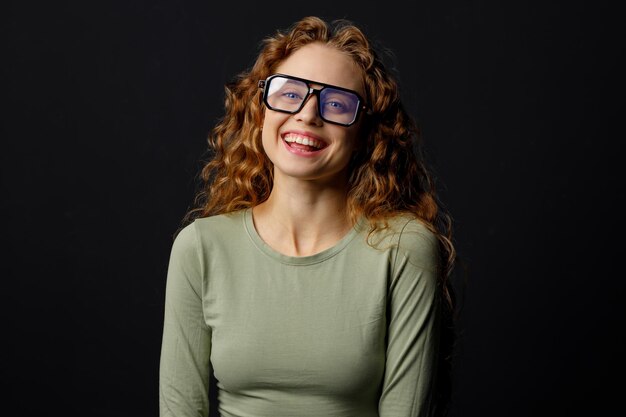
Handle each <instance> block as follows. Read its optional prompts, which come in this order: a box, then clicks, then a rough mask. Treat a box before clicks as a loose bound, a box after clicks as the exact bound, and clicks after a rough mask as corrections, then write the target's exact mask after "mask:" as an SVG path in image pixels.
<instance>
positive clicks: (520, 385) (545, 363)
mask: <svg viewBox="0 0 626 417" xmlns="http://www.w3.org/2000/svg"><path fill="white" fill-rule="evenodd" d="M409 5H411V7H408V6H409ZM310 14H314V15H318V16H320V17H324V18H327V19H333V18H342V17H344V18H348V19H351V20H353V21H354V22H355V23H357V24H359V25H361V26H362V27H363V29H364V30H365V31H366V32H367V33H368V34H369V35H370V36H371V37H373V38H374V39H377V40H378V41H379V42H380V43H382V44H383V45H384V46H386V47H388V48H390V49H391V50H393V51H394V53H395V57H394V58H393V65H394V66H395V68H396V69H397V70H398V72H399V74H400V83H401V88H402V91H401V94H402V97H403V100H404V102H405V104H406V107H407V108H408V109H409V111H410V112H411V114H413V115H414V117H415V118H416V119H417V120H418V122H419V123H420V125H421V127H422V130H423V139H424V141H425V144H426V151H427V157H428V158H429V160H430V162H431V165H432V166H433V170H434V172H435V174H436V176H437V181H438V183H439V186H440V187H441V193H442V197H443V199H444V201H445V202H446V204H447V206H448V207H449V209H450V210H451V211H452V213H453V215H454V218H455V226H456V241H457V247H458V251H459V255H460V256H461V258H462V259H463V260H464V261H465V263H466V264H467V266H468V276H467V288H466V291H465V303H464V308H463V310H462V316H461V324H462V326H461V330H462V339H461V350H460V353H459V356H458V359H457V362H458V365H457V368H456V371H455V382H456V383H455V393H454V405H453V410H452V415H453V416H454V417H471V416H482V417H484V416H535V415H571V414H573V413H579V412H581V413H589V414H591V415H601V414H604V413H608V412H609V411H610V410H612V409H613V408H614V407H618V409H619V406H620V402H619V396H620V395H621V394H622V392H623V389H624V383H623V374H624V370H625V369H624V358H623V356H624V347H625V346H624V338H623V331H624V321H623V317H624V307H623V303H622V300H623V298H624V287H625V285H624V274H623V271H622V262H621V261H622V258H623V255H622V248H623V244H622V243H621V240H620V239H621V228H622V223H623V220H622V217H623V208H622V207H621V200H622V195H623V186H622V183H621V181H620V180H619V175H620V173H621V171H622V170H621V169H620V166H622V165H623V162H622V158H621V154H620V153H619V152H618V151H619V150H620V149H621V143H620V142H622V141H623V139H624V133H623V127H622V126H620V122H622V121H623V120H624V112H623V110H624V109H623V102H624V94H623V90H624V89H623V86H624V82H623V73H622V72H621V71H622V69H621V68H619V67H618V62H619V61H620V60H621V59H623V58H624V46H623V44H624V30H623V26H624V25H623V22H622V20H621V18H620V14H619V13H618V12H617V10H613V9H611V8H610V7H608V6H605V5H603V4H602V3H600V2H583V1H567V2H566V1H562V2H555V1H533V2H530V1H527V2H510V1H467V2H462V1H436V2H435V1H433V2H414V3H412V4H411V3H410V2H393V1H381V2H371V3H368V2H340V1H315V2H310V4H307V3H306V2H305V3H301V2H295V1H292V2H277V1H272V2H266V3H261V2H259V3H245V2H226V4H217V3H215V4H211V3H210V2H209V1H179V2H176V1H165V0H159V1H131V0H128V1H119V2H115V1H107V2H95V1H84V2H74V3H71V2H65V3H59V2H47V3H45V4H38V3H32V2H12V3H10V4H9V5H8V6H5V12H3V17H2V20H3V28H2V30H3V39H4V40H5V41H7V43H6V47H5V49H4V53H3V61H4V63H3V65H2V70H3V75H4V76H3V85H4V87H3V93H2V96H3V102H4V105H5V106H6V107H5V111H4V112H3V122H2V156H1V158H2V160H1V161H2V177H1V180H2V192H1V196H2V200H1V201H2V202H1V209H2V220H3V221H4V223H5V226H4V228H3V229H4V230H3V233H2V235H3V240H4V242H3V247H4V249H3V250H2V256H3V262H2V284H3V288H2V298H3V302H2V306H3V310H4V320H3V321H4V323H5V325H4V331H3V332H2V333H3V352H5V353H4V354H3V359H2V365H1V366H2V375H3V380H4V381H5V382H6V383H7V385H8V388H7V389H5V393H6V394H8V396H7V400H5V405H3V409H13V410H15V411H14V412H12V413H10V415H16V416H17V415H19V416H34V415H47V414H54V415H80V416H107V417H108V416H111V417H113V416H134V417H138V416H146V417H147V416H156V415H157V414H158V360H159V351H160V338H161V326H162V314H163V297H164V284H165V278H166V268H167V262H168V257H169V250H170V247H171V237H172V234H173V232H174V231H175V229H176V228H177V227H178V225H179V221H180V219H181V217H182V216H183V215H184V213H185V211H186V210H187V208H188V206H189V205H190V204H191V199H192V197H193V192H194V186H195V179H194V178H195V175H196V173H197V171H198V169H199V167H200V159H201V157H202V156H203V153H204V150H205V146H206V143H205V139H206V135H207V133H208V131H209V129H210V128H211V127H212V126H213V124H214V123H215V121H216V120H217V118H218V117H220V116H221V112H222V109H223V107H222V106H223V102H222V101H223V85H224V83H225V82H227V81H228V80H230V78H231V77H232V76H234V75H235V74H236V73H238V72H239V71H241V70H243V69H245V68H247V67H249V66H250V65H251V64H252V63H253V60H254V58H255V56H256V53H257V51H258V45H259V42H260V40H261V39H262V38H264V37H265V36H267V35H270V34H272V33H273V32H274V31H275V30H276V29H279V28H285V27H287V26H288V25H290V24H291V23H292V22H294V21H295V20H297V19H299V18H301V17H303V16H306V15H310ZM614 377H616V378H617V379H613V378H614ZM5 407H6V408H5ZM57 413H58V414H57Z"/></svg>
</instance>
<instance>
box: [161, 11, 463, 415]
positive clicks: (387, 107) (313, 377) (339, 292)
mask: <svg viewBox="0 0 626 417" xmlns="http://www.w3.org/2000/svg"><path fill="white" fill-rule="evenodd" d="M210 144H211V149H212V150H213V152H214V158H212V160H211V161H210V162H208V163H207V165H206V166H205V167H204V169H203V171H202V178H203V180H204V188H203V189H202V191H201V192H200V193H199V195H198V198H197V207H195V208H194V209H192V210H191V211H190V212H189V213H188V214H187V216H186V217H185V219H184V222H183V227H182V229H181V230H180V231H179V233H178V234H177V235H176V238H175V240H174V243H173V247H172V252H171V258H170V264H169V270H168V276H167V289H166V300H165V320H164V330H163V343H162V352H161V368H160V410H161V416H163V417H164V416H176V417H184V416H207V415H208V412H209V411H208V410H209V404H208V399H209V394H208V389H209V377H210V372H211V370H212V371H213V372H214V376H215V378H216V380H217V385H218V388H219V393H218V397H219V412H220V415H221V416H223V417H243V416H254V417H260V416H271V417H279V416H289V417H295V416H297V417H302V416H316V417H320V416H324V417H330V416H350V417H370V416H380V417H404V416H406V417H409V416H431V415H436V414H438V413H441V411H442V410H444V408H443V407H442V406H441V405H442V403H443V401H442V399H445V395H444V394H445V392H446V390H444V389H443V388H444V387H445V386H446V384H445V383H443V382H445V381H446V378H442V377H441V376H442V375H443V376H445V375H446V372H445V370H446V369H447V367H446V366H445V364H446V363H447V362H446V360H447V358H448V353H449V346H450V345H449V339H448V338H447V337H445V335H446V334H448V333H449V332H448V331H449V327H448V325H449V322H450V320H449V318H450V312H451V311H452V307H453V306H452V301H451V297H450V296H451V292H450V285H449V282H448V277H449V274H450V272H451V270H452V265H453V262H454V259H455V251H454V248H453V245H452V242H451V227H450V221H449V216H448V215H447V214H446V213H445V212H444V211H443V209H442V207H441V205H440V204H439V203H438V199H437V196H436V192H435V189H434V184H433V181H432V179H431V175H430V173H429V171H428V170H427V167H426V164H425V163H424V161H423V160H422V159H423V158H422V156H421V153H420V151H419V144H418V134H417V129H416V128H415V125H414V123H413V121H412V119H411V118H410V117H409V116H408V115H407V113H406V112H405V110H404V109H403V107H402V105H401V102H400V98H399V94H398V87H397V84H396V82H395V81H394V79H393V78H392V76H391V75H390V73H389V72H388V71H387V70H386V69H385V67H384V65H383V63H382V61H381V60H380V58H379V56H378V55H377V53H376V52H375V51H374V50H373V48H372V46H371V44H370V42H369V41H368V39H367V38H366V37H365V35H364V34H363V32H362V31H361V30H359V29H358V28H357V27H356V26H354V25H353V24H351V23H350V22H346V21H337V22H333V23H332V24H329V23H326V22H324V21H322V20H320V19H318V18H316V17H307V18H304V19H302V20H301V21H299V22H297V23H295V24H294V25H293V26H292V27H291V28H290V29H289V30H287V31H284V32H278V33H277V34H276V35H275V36H273V37H270V38H268V39H266V40H265V42H264V45H263V48H262V50H261V52H260V54H259V56H258V59H257V60H256V63H255V64H254V66H253V67H252V69H250V70H249V71H246V72H244V73H242V74H240V75H239V76H238V77H237V78H236V80H235V82H233V83H232V84H230V85H229V86H227V89H226V114H225V116H224V118H223V119H222V121H221V122H220V123H219V124H218V125H217V126H216V127H215V129H214V131H213V132H212V135H211V138H210Z"/></svg>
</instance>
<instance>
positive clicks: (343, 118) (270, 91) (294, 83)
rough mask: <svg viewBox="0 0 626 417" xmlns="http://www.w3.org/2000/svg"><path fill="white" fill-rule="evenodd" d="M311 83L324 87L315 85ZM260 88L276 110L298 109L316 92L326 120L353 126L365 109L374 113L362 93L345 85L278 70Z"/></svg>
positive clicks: (318, 104) (318, 103) (319, 108)
mask: <svg viewBox="0 0 626 417" xmlns="http://www.w3.org/2000/svg"><path fill="white" fill-rule="evenodd" d="M311 84H315V85H319V86H321V88H319V89H317V88H313V87H311ZM259 88H260V89H261V90H263V102H264V103H265V105H266V106H267V108H269V109H271V110H274V111H279V112H283V113H289V114H295V113H298V112H299V111H300V110H302V107H304V105H305V103H306V101H307V99H308V98H309V97H310V96H311V94H314V95H315V96H316V97H317V110H318V114H319V115H320V117H321V118H322V120H324V121H325V122H328V123H333V124H336V125H341V126H350V125H352V124H354V123H355V122H356V121H357V119H358V117H359V114H360V113H361V112H362V111H365V112H366V113H367V114H370V112H369V110H368V108H367V106H366V105H365V104H364V101H363V99H362V98H361V96H360V95H358V94H357V93H356V92H355V91H352V90H348V89H347V88H343V87H337V86H334V85H329V84H324V83H318V82H317V81H311V80H305V79H304V78H297V77H292V76H289V75H283V74H274V75H272V76H270V77H268V78H267V79H265V80H261V81H259Z"/></svg>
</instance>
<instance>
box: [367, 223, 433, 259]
mask: <svg viewBox="0 0 626 417" xmlns="http://www.w3.org/2000/svg"><path fill="white" fill-rule="evenodd" d="M387 223H388V225H389V226H388V227H387V228H386V229H382V230H379V231H376V232H374V234H373V235H374V236H375V238H374V239H376V240H378V241H386V242H388V244H389V246H391V247H392V248H394V250H395V252H396V256H395V257H396V258H397V260H398V261H401V260H405V261H407V262H409V263H411V264H413V265H414V266H417V267H421V268H424V269H429V270H436V269H437V265H438V263H439V262H438V260H439V259H438V258H439V239H438V238H437V236H436V235H435V233H433V232H432V231H431V230H430V229H429V228H428V227H427V226H426V225H425V224H424V223H423V222H422V220H420V219H418V218H416V217H415V216H412V215H410V214H399V215H396V216H393V217H390V218H388V219H387Z"/></svg>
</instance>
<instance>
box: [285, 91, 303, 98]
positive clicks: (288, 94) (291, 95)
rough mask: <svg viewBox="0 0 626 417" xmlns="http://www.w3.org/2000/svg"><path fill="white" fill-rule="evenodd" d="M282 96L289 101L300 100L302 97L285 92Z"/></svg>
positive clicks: (291, 92) (292, 92) (294, 93)
mask: <svg viewBox="0 0 626 417" xmlns="http://www.w3.org/2000/svg"><path fill="white" fill-rule="evenodd" d="M282 95H283V97H285V98H288V99H290V100H302V96H301V95H300V94H298V93H296V92H294V91H285V92H284V93H282Z"/></svg>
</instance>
